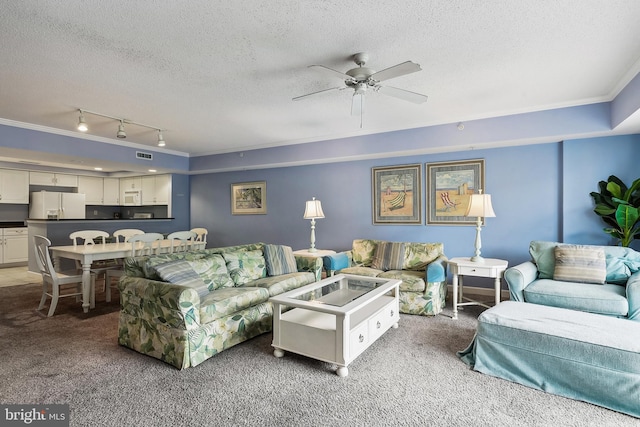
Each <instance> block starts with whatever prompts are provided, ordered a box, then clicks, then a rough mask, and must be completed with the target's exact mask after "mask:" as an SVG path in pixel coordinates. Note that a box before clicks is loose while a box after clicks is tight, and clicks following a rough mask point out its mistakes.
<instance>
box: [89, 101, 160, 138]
mask: <svg viewBox="0 0 640 427" xmlns="http://www.w3.org/2000/svg"><path fill="white" fill-rule="evenodd" d="M78 112H79V113H80V116H79V117H78V130H79V131H80V132H86V131H88V130H89V126H88V125H87V122H86V120H85V118H84V115H85V114H93V115H94V116H100V117H106V118H108V119H112V120H116V121H118V122H120V124H119V125H118V132H117V133H116V137H118V138H121V139H125V138H126V137H127V133H126V131H125V129H124V125H125V123H126V124H128V125H136V126H142V127H144V128H148V129H154V130H157V131H158V147H164V146H165V145H166V143H165V141H164V137H163V136H162V129H161V128H159V127H157V126H150V125H145V124H143V123H138V122H134V121H133V120H127V119H121V118H119V117H114V116H110V115H108V114H102V113H97V112H95V111H89V110H83V109H80V108H79V109H78Z"/></svg>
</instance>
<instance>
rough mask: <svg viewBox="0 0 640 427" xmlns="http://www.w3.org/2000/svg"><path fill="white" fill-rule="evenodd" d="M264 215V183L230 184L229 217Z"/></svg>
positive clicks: (265, 204) (265, 184)
mask: <svg viewBox="0 0 640 427" xmlns="http://www.w3.org/2000/svg"><path fill="white" fill-rule="evenodd" d="M266 213H267V182H266V181H256V182H240V183H236V184H231V215H264V214H266Z"/></svg>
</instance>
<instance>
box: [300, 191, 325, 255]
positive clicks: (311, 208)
mask: <svg viewBox="0 0 640 427" xmlns="http://www.w3.org/2000/svg"><path fill="white" fill-rule="evenodd" d="M318 218H324V212H322V204H321V203H320V200H316V198H315V197H314V198H313V199H312V200H307V204H306V206H305V209H304V219H310V220H311V247H310V248H309V252H317V249H316V219H318Z"/></svg>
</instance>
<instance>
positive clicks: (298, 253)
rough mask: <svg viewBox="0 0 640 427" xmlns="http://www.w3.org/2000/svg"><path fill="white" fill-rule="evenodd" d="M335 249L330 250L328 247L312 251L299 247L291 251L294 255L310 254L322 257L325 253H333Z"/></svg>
mask: <svg viewBox="0 0 640 427" xmlns="http://www.w3.org/2000/svg"><path fill="white" fill-rule="evenodd" d="M335 253H336V251H331V250H329V249H316V250H315V251H314V252H311V251H309V249H300V250H297V251H293V254H294V255H302V256H312V257H323V256H327V255H334V254H335Z"/></svg>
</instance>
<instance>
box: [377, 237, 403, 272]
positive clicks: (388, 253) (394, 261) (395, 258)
mask: <svg viewBox="0 0 640 427" xmlns="http://www.w3.org/2000/svg"><path fill="white" fill-rule="evenodd" d="M403 264H404V243H402V242H380V243H378V246H377V247H376V252H375V255H374V256H373V261H372V262H371V267H372V268H375V269H378V270H383V271H387V270H402V265H403Z"/></svg>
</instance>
